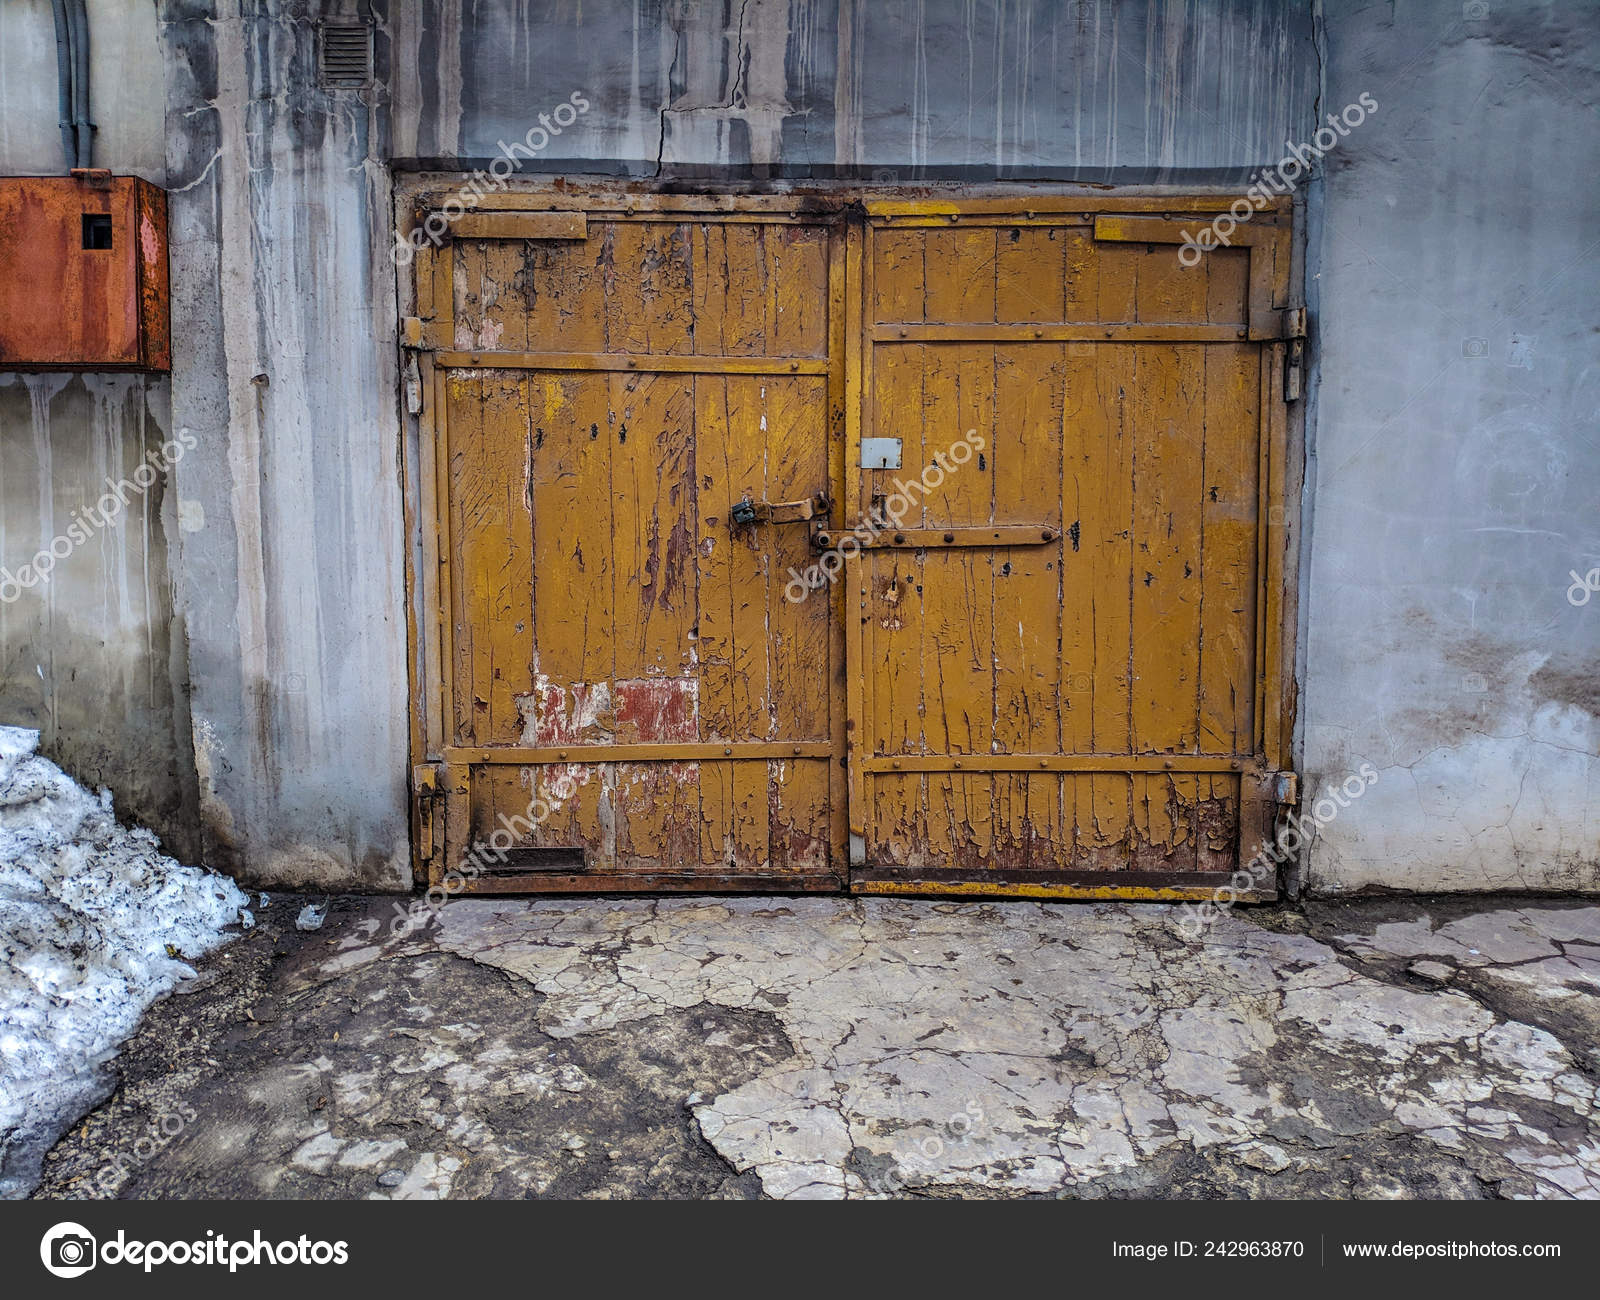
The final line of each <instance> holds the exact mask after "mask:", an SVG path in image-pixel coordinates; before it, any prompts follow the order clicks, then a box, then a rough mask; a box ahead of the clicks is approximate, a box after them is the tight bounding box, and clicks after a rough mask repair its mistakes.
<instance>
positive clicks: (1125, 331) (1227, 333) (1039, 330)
mask: <svg viewBox="0 0 1600 1300" xmlns="http://www.w3.org/2000/svg"><path fill="white" fill-rule="evenodd" d="M1248 336H1249V330H1248V327H1247V326H1246V325H1245V324H1244V322H1242V321H1241V322H1239V323H1238V324H1233V325H1211V324H1205V325H1193V324H1138V325H919V324H915V323H911V322H906V323H904V324H897V323H895V322H893V321H890V322H887V323H884V324H878V325H874V326H873V327H872V341H873V342H874V343H1236V342H1238V341H1239V340H1240V339H1243V338H1247V337H1248Z"/></svg>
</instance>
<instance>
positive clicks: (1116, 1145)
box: [41, 898, 1600, 1198]
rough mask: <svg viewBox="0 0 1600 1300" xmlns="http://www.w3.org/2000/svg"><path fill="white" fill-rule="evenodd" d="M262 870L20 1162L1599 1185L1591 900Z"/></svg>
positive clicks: (772, 1190)
mask: <svg viewBox="0 0 1600 1300" xmlns="http://www.w3.org/2000/svg"><path fill="white" fill-rule="evenodd" d="M299 901H300V900H280V901H279V902H277V903H275V904H273V906H272V907H271V908H270V909H267V911H266V914H265V915H264V916H263V924H262V925H261V926H260V927H258V929H257V930H256V931H255V932H252V934H251V935H249V936H247V937H246V938H245V939H243V940H241V941H240V942H239V943H238V944H235V945H233V946H232V947H231V948H229V949H225V950H223V952H221V953H219V954H217V955H215V956H214V957H212V958H210V959H208V961H207V962H206V963H205V966H204V971H203V974H202V979H201V981H200V982H199V983H200V984H201V985H202V987H199V988H193V989H191V991H188V992H186V993H184V994H182V995H178V996H173V997H171V998H169V999H167V1000H166V1001H165V1002H164V1003H162V1004H160V1005H159V1006H158V1007H156V1008H155V1009H154V1010H153V1011H152V1013H151V1015H150V1016H149V1017H148V1018H147V1020H146V1022H145V1024H144V1026H142V1027H141V1029H140V1031H139V1033H138V1034H137V1035H136V1036H135V1038H134V1039H133V1040H132V1041H131V1042H130V1044H129V1046H128V1049H127V1052H126V1054H125V1056H124V1058H123V1060H122V1062H121V1069H122V1072H123V1084H122V1086H121V1088H120V1089H119V1090H118V1092H117V1093H116V1094H115V1095H114V1096H113V1097H112V1098H111V1099H110V1100H109V1101H108V1102H107V1103H106V1104H105V1105H103V1106H102V1107H101V1108H100V1109H99V1110H97V1111H96V1112H94V1113H93V1114H92V1115H90V1116H89V1117H87V1118H86V1119H85V1121H84V1122H83V1123H82V1124H81V1125H80V1126H78V1127H77V1128H75V1130H74V1131H73V1132H72V1133H71V1134H69V1135H68V1136H67V1137H66V1138H65V1139H63V1141H62V1142H61V1143H60V1144H59V1145H58V1146H57V1147H56V1149H55V1151H54V1152H52V1154H51V1157H50V1160H49V1161H48V1162H47V1164H46V1181H45V1183H44V1185H43V1186H42V1188H41V1194H43V1195H53V1196H100V1195H120V1196H134V1197H152V1196H154V1197H161V1196H241V1197H243V1196H267V1197H368V1196H394V1197H438V1196H452V1197H483V1196H496V1197H522V1196H569V1197H570V1196H578V1197H583V1196H590V1197H605V1196H613V1197H621V1196H657V1197H665V1196H735V1197H749V1196H759V1195H766V1196H772V1197H842V1196H850V1197H856V1196H888V1195H923V1196H944V1197H962V1196H985V1197H995V1196H1024V1195H1045V1196H1074V1197H1102V1196H1118V1197H1237V1196H1249V1197H1307V1196H1310V1197H1410V1196H1417V1197H1491V1196H1513V1197H1555V1198H1564V1197H1584V1198H1600V1120H1597V1118H1596V1109H1597V1102H1600V1090H1597V1082H1600V1046H1597V1040H1600V1035H1597V1032H1596V1031H1597V1028H1600V907H1596V906H1593V905H1590V904H1580V903H1560V902H1529V901H1527V900H1518V901H1505V900H1488V901H1485V900H1478V901H1475V902H1448V901H1446V902H1428V903H1420V902H1396V901H1381V902H1366V903H1347V904H1339V905H1313V906H1312V907H1311V909H1310V910H1309V911H1308V912H1306V913H1294V912H1267V911H1260V912H1254V913H1246V912H1240V913H1236V914H1234V915H1230V916H1226V917H1224V918H1223V919H1222V920H1221V921H1220V922H1219V923H1218V924H1217V925H1215V926H1214V927H1213V928H1212V929H1211V930H1210V932H1209V933H1207V934H1206V935H1205V936H1204V937H1203V938H1202V939H1200V940H1198V941H1192V940H1189V939H1186V938H1185V937H1184V935H1183V933H1182V931H1181V930H1180V929H1179V928H1178V925H1177V914H1176V911H1175V909H1172V908H1168V907H1163V906H1154V905H1149V906H1132V905H1114V904H1104V905H1096V906H1070V905H1056V906H1049V905H1037V904H1026V903H997V904H985V903H970V902H963V903H949V902H935V901H915V902H912V901H898V900H873V899H865V900H852V899H838V898H809V899H772V898H763V899H733V900H707V899H663V900H649V899H565V900H555V899H552V900H540V901H532V900H522V899H517V900H493V901H491V900H461V901H457V902H453V903H451V904H450V905H448V906H447V907H446V908H445V909H444V910H443V913H442V915H441V916H440V918H439V919H438V921H437V922H436V923H435V924H434V925H433V926H432V927H431V928H430V929H429V930H428V931H426V932H424V933H422V934H420V935H417V936H414V937H412V938H409V939H406V940H404V941H401V942H397V943H388V944H384V943H379V942H376V940H377V939H378V938H379V937H380V936H382V935H383V934H384V933H385V925H386V921H387V918H388V916H389V914H390V905H389V903H388V901H386V900H346V901H344V902H341V903H336V904H335V906H334V909H333V911H332V912H331V914H330V918H329V921H328V923H327V926H326V928H325V929H324V930H322V931H321V932H318V933H316V934H311V935H304V934H299V933H298V932H296V931H295V930H294V929H293V928H292V926H291V925H290V923H289V918H290V917H291V916H292V915H293V912H294V910H295V908H296V907H297V906H298V903H299Z"/></svg>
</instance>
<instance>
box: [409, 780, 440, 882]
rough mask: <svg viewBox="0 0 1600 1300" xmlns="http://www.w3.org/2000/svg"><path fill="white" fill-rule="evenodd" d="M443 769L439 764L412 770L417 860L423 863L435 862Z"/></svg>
mask: <svg viewBox="0 0 1600 1300" xmlns="http://www.w3.org/2000/svg"><path fill="white" fill-rule="evenodd" d="M442 767H443V765H442V764H439V763H424V764H421V765H420V766H417V767H414V768H412V769H411V798H412V801H413V803H414V805H415V807H416V816H417V821H416V826H417V858H418V859H419V860H420V861H422V862H431V861H433V857H434V852H435V848H436V844H437V839H438V836H437V830H436V827H437V825H438V821H439V805H440V803H441V801H442V800H443V799H444V787H443V786H442V785H441V784H440V778H441V776H442V775H443V771H442Z"/></svg>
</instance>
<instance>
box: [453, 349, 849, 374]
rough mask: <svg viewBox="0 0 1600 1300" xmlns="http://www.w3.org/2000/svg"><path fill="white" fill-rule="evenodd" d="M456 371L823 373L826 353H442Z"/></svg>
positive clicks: (827, 366)
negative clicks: (746, 355) (822, 355)
mask: <svg viewBox="0 0 1600 1300" xmlns="http://www.w3.org/2000/svg"><path fill="white" fill-rule="evenodd" d="M435 364H437V365H440V366H444V367H446V368H449V369H454V370H468V369H473V368H482V369H486V370H622V371H628V370H635V371H638V372H639V373H640V374H693V375H825V374H827V373H828V371H829V367H830V366H831V364H832V363H831V362H830V361H828V359H827V358H826V357H697V356H687V355H678V354H667V353H659V352H658V353H643V352H440V353H438V354H437V360H436V363H435Z"/></svg>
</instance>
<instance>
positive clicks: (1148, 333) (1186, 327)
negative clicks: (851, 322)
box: [872, 249, 1245, 343]
mask: <svg viewBox="0 0 1600 1300" xmlns="http://www.w3.org/2000/svg"><path fill="white" fill-rule="evenodd" d="M1115 251H1116V252H1117V253H1120V254H1123V255H1124V256H1121V257H1117V258H1115V259H1113V260H1114V261H1115V262H1120V263H1122V265H1121V266H1120V267H1115V268H1114V272H1115V275H1116V276H1117V277H1118V278H1117V279H1116V280H1115V281H1114V282H1115V283H1117V284H1118V285H1121V286H1124V287H1125V288H1126V291H1127V294H1128V297H1127V298H1126V300H1124V301H1108V300H1102V306H1101V313H1102V317H1101V318H1102V319H1104V320H1105V321H1106V322H1107V323H1106V324H1103V325H1088V324H1067V325H982V324H957V325H947V324H942V323H937V324H922V325H919V324H916V323H915V322H893V321H891V322H887V323H882V324H878V325H874V326H873V327H872V337H873V339H874V341H876V342H879V343H1107V342H1109V343H1232V342H1234V341H1235V340H1237V339H1240V338H1243V337H1244V333H1245V332H1244V330H1243V329H1241V328H1239V327H1238V326H1232V325H1213V324H1208V323H1206V322H1205V321H1204V320H1203V319H1201V320H1198V321H1197V322H1196V323H1194V324H1172V323H1169V322H1162V321H1135V320H1134V319H1133V317H1132V312H1133V311H1134V310H1135V309H1134V307H1133V292H1134V286H1135V284H1136V282H1137V275H1136V273H1135V269H1134V268H1135V267H1136V266H1137V264H1138V262H1139V261H1141V260H1142V259H1143V258H1145V257H1146V256H1148V254H1146V253H1145V251H1144V250H1143V249H1140V250H1139V251H1138V253H1137V255H1135V254H1134V253H1132V252H1130V251H1129V250H1127V249H1117V250H1115ZM1124 311H1126V312H1128V313H1129V315H1128V317H1127V318H1126V319H1118V317H1119V316H1120V313H1122V312H1124ZM1199 315H1200V316H1201V317H1202V318H1203V315H1204V313H1203V312H1200V313H1199Z"/></svg>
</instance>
